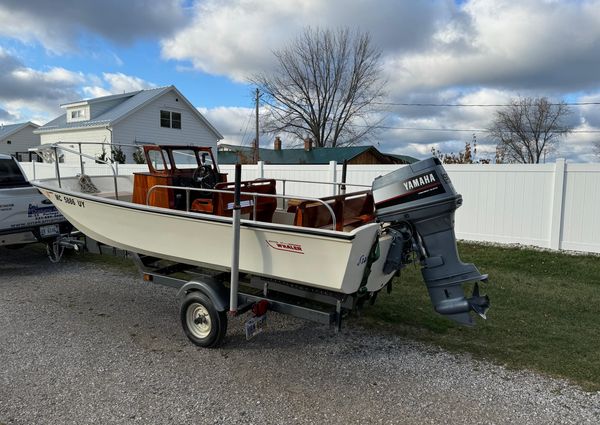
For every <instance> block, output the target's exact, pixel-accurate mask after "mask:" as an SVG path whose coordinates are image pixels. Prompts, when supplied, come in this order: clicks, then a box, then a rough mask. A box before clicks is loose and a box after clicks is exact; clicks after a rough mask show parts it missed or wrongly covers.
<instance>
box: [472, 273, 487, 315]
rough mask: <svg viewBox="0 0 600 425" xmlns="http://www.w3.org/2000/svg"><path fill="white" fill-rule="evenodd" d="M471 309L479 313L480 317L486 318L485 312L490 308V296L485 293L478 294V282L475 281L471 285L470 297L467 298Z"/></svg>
mask: <svg viewBox="0 0 600 425" xmlns="http://www.w3.org/2000/svg"><path fill="white" fill-rule="evenodd" d="M467 301H468V302H469V306H470V307H471V310H473V311H474V312H475V313H477V314H479V315H480V316H481V317H482V318H484V319H486V317H485V314H486V313H487V311H488V309H489V308H490V298H489V297H488V296H487V295H479V283H478V282H475V286H474V287H473V294H472V295H471V298H469V299H468V300H467Z"/></svg>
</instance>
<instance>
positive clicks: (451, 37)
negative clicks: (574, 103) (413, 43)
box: [387, 0, 600, 94]
mask: <svg viewBox="0 0 600 425" xmlns="http://www.w3.org/2000/svg"><path fill="white" fill-rule="evenodd" d="M461 14H462V15H464V17H465V18H464V19H463V20H462V21H456V20H455V19H450V20H447V21H445V22H441V23H440V25H439V27H438V29H437V30H436V31H435V32H434V33H433V34H432V43H431V45H430V46H429V48H427V49H423V50H422V51H419V52H415V53H409V54H402V55H394V54H392V55H388V57H387V67H388V70H391V69H394V70H396V71H397V72H395V73H394V74H393V75H392V78H393V80H392V81H393V82H392V85H393V90H394V91H395V92H397V93H407V92H411V91H413V90H415V89H432V90H435V89H440V88H445V87H450V86H461V87H467V88H468V87H481V86H486V87H494V88H498V89H510V90H530V91H531V90H537V91H538V92H543V93H546V94H548V93H550V94H556V93H564V92H566V91H574V90H581V89H587V88H590V87H597V86H598V80H597V72H596V70H597V69H598V67H599V66H600V43H599V41H600V1H598V0H589V1H574V2H557V1H543V0H526V1H520V2H514V1H509V0H471V1H468V2H465V3H464V5H463V6H462V8H461ZM457 39H462V40H464V42H463V43H458V44H457V43H456V40H457Z"/></svg>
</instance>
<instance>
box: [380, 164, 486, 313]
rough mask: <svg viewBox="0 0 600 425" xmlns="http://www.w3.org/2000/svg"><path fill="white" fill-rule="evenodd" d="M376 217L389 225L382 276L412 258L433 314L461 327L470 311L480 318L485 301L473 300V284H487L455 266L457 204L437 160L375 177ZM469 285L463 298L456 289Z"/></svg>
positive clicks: (457, 260)
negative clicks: (469, 292) (418, 265)
mask: <svg viewBox="0 0 600 425" xmlns="http://www.w3.org/2000/svg"><path fill="white" fill-rule="evenodd" d="M373 198H374V201H375V208H376V212H375V213H376V216H377V219H378V220H379V221H380V222H385V223H390V224H389V226H388V227H387V231H388V232H390V233H391V234H392V235H393V237H394V240H393V242H392V245H391V247H390V250H389V253H388V256H387V258H386V263H385V265H384V273H391V272H393V271H394V270H399V269H401V268H402V267H403V266H404V265H406V264H407V263H409V262H411V258H412V253H413V252H416V253H417V255H418V257H419V260H420V262H421V265H422V269H421V273H422V275H423V279H424V280H425V283H426V284H427V289H428V291H429V296H430V298H431V302H432V303H433V306H434V308H435V310H436V311H437V312H438V313H440V314H444V315H446V316H448V317H449V318H451V319H453V320H455V321H457V322H459V323H462V324H467V325H470V324H473V320H472V318H471V316H470V314H469V312H470V311H474V312H476V313H477V314H479V315H480V316H481V317H483V318H485V313H486V311H487V309H488V308H489V305H490V303H489V298H488V297H487V296H481V295H479V284H478V282H479V281H484V282H485V281H487V275H481V274H480V273H479V271H478V270H477V267H475V266H474V265H473V264H466V263H463V262H462V261H460V258H459V257H458V252H457V247H456V237H455V235H454V211H455V210H456V209H457V208H458V207H460V205H461V204H462V196H461V195H459V194H457V193H456V191H455V190H454V187H453V186H452V183H451V182H450V178H449V177H448V175H447V174H446V171H445V170H444V167H442V164H441V162H440V161H439V159H437V158H429V159H426V160H423V161H419V162H416V163H414V164H411V165H407V166H405V167H402V168H400V169H398V170H396V171H394V172H392V173H389V174H386V175H384V176H380V177H377V178H376V179H375V181H374V182H373ZM466 282H475V287H474V289H473V294H472V295H471V297H469V298H466V297H465V294H464V291H463V288H462V285H463V284H464V283H466Z"/></svg>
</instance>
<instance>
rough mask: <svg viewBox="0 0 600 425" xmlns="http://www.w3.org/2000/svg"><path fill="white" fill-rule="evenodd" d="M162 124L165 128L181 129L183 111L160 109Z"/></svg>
mask: <svg viewBox="0 0 600 425" xmlns="http://www.w3.org/2000/svg"><path fill="white" fill-rule="evenodd" d="M160 126H161V127H165V128H179V129H181V113H179V112H171V111H160Z"/></svg>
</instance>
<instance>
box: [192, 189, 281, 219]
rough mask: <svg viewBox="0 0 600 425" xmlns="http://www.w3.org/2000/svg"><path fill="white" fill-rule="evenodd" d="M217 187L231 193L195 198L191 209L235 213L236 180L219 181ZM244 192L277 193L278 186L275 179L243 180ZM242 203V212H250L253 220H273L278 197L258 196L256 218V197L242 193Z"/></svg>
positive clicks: (213, 212) (225, 214)
mask: <svg viewBox="0 0 600 425" xmlns="http://www.w3.org/2000/svg"><path fill="white" fill-rule="evenodd" d="M215 189H218V190H226V191H228V192H231V193H213V196H212V198H197V199H194V201H193V202H192V205H191V208H190V209H191V210H192V211H196V212H203V213H209V214H216V215H220V216H224V217H231V216H232V215H233V191H234V189H235V182H222V183H217V185H216V186H215ZM241 191H242V192H249V193H259V194H260V193H264V194H267V195H275V193H276V186H275V180H273V179H261V180H251V181H243V182H242V185H241ZM240 204H241V206H242V209H241V212H242V214H249V217H250V219H251V220H254V219H256V220H257V221H266V222H272V221H273V214H274V213H275V209H277V199H276V198H270V197H266V196H257V197H256V218H255V217H254V216H253V214H254V210H255V208H254V199H253V197H252V196H250V195H241V196H240Z"/></svg>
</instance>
